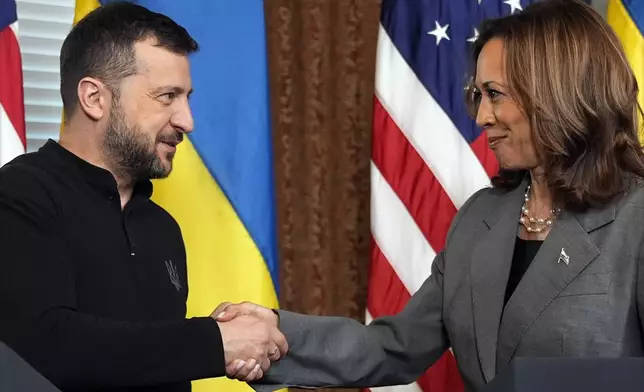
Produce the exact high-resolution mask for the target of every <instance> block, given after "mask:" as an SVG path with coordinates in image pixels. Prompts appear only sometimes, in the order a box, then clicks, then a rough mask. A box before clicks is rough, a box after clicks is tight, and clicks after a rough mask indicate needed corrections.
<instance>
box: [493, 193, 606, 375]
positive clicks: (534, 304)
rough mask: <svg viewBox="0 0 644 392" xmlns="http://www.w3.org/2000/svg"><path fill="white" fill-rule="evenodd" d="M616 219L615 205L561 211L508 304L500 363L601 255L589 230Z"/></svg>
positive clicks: (500, 337) (500, 334) (501, 332)
mask: <svg viewBox="0 0 644 392" xmlns="http://www.w3.org/2000/svg"><path fill="white" fill-rule="evenodd" d="M614 219H615V206H614V205H611V206H609V207H608V208H606V209H604V210H597V211H590V212H588V213H585V214H580V215H575V214H570V213H562V215H561V216H560V217H559V218H558V219H557V220H556V221H555V224H554V225H553V227H552V229H551V231H550V233H549V234H548V237H546V240H545V241H544V243H543V245H542V246H541V249H539V252H538V253H537V255H536V256H535V259H534V260H533V261H532V263H531V264H530V267H529V268H528V270H527V271H526V273H525V275H524V276H523V278H522V279H521V281H520V282H519V285H518V286H517V288H516V290H515V292H514V294H513V295H512V297H511V298H510V299H509V301H508V303H507V306H506V307H505V310H504V314H503V319H502V321H501V327H500V330H499V341H498V353H497V361H498V362H497V367H501V366H504V365H506V364H508V363H509V362H510V361H511V359H512V357H513V356H514V353H515V351H516V349H517V347H518V345H519V342H520V341H521V338H522V336H523V335H524V334H525V332H526V331H527V329H528V328H529V327H530V325H531V324H532V322H533V321H534V320H535V319H536V318H537V317H539V315H540V314H541V312H542V311H543V310H544V309H545V308H546V307H547V306H548V304H549V303H550V302H551V301H552V300H554V299H555V297H556V296H557V295H558V294H559V293H560V292H561V291H562V290H563V289H564V288H565V287H566V286H567V285H568V284H569V283H570V282H571V281H572V280H573V279H574V278H575V277H576V276H577V275H578V274H579V273H580V272H581V271H582V270H583V269H584V268H585V267H586V266H587V265H588V264H589V263H590V262H591V261H593V260H594V259H595V258H596V257H597V256H598V255H599V249H598V248H597V246H595V244H594V243H593V242H592V240H591V238H590V236H589V235H588V233H589V232H591V231H593V230H595V229H597V228H599V227H601V226H604V225H606V224H608V223H610V222H612V221H613V220H614ZM564 254H565V255H567V263H566V262H565V261H564V259H566V257H565V256H564ZM560 258H561V260H560Z"/></svg>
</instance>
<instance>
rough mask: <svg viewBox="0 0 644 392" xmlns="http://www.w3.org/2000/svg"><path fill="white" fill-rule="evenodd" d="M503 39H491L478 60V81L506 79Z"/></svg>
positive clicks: (500, 80)
mask: <svg viewBox="0 0 644 392" xmlns="http://www.w3.org/2000/svg"><path fill="white" fill-rule="evenodd" d="M504 53H505V52H504V48H503V41H502V40H501V39H500V38H493V39H491V40H489V41H488V42H487V43H486V44H485V45H484V46H483V49H482V50H481V53H480V54H479V57H478V59H477V60H476V82H477V83H484V82H487V81H496V82H502V81H503V80H504V79H505V61H504Z"/></svg>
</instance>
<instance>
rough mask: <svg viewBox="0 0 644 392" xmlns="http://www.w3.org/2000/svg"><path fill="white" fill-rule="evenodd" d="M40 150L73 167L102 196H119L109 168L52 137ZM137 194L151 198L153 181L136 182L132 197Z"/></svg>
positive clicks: (111, 197) (137, 195)
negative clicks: (79, 154) (97, 164)
mask: <svg viewBox="0 0 644 392" xmlns="http://www.w3.org/2000/svg"><path fill="white" fill-rule="evenodd" d="M40 151H41V152H43V153H45V154H47V155H52V156H55V157H56V158H57V159H58V160H59V161H60V162H62V163H63V165H64V166H65V167H69V168H70V169H72V170H73V171H74V173H75V174H76V175H78V176H79V177H81V178H82V179H83V180H84V181H85V182H86V183H87V184H88V185H89V186H91V187H92V188H93V189H94V190H96V191H97V192H98V193H99V194H101V195H102V196H104V197H106V198H108V199H110V200H111V199H113V198H115V197H118V188H117V184H116V179H114V176H113V175H112V173H110V172H109V171H108V170H105V169H103V168H101V167H98V166H95V165H92V164H91V163H89V162H87V161H86V160H84V159H82V158H80V157H79V156H77V155H75V154H74V153H72V152H71V151H69V150H67V149H66V148H64V147H63V146H61V145H60V144H58V143H57V142H56V141H54V140H52V139H49V140H48V141H47V142H46V143H45V145H44V146H42V147H41V148H40ZM135 196H136V197H139V196H142V197H145V198H150V197H151V196H152V182H151V181H150V180H143V181H139V182H138V183H136V184H135V186H134V191H133V193H132V198H133V199H134V197H135Z"/></svg>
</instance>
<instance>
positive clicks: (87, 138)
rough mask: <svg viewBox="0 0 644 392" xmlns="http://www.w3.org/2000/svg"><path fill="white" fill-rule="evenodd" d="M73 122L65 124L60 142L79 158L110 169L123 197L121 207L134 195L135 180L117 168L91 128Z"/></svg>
mask: <svg viewBox="0 0 644 392" xmlns="http://www.w3.org/2000/svg"><path fill="white" fill-rule="evenodd" d="M77 128H78V127H76V129H75V127H74V126H73V125H72V123H66V124H65V130H64V131H63V132H61V136H60V140H59V144H60V145H61V146H63V147H64V148H65V149H67V150H68V151H69V152H71V153H73V154H74V155H76V156H78V157H79V158H81V159H83V160H85V161H87V162H89V163H91V164H92V165H94V166H98V167H100V168H102V169H105V170H107V171H109V172H110V173H111V174H112V176H113V177H114V179H115V180H116V187H117V190H118V192H119V195H120V198H121V207H124V206H125V204H126V203H127V202H128V201H129V200H130V198H131V197H132V192H133V190H134V181H133V179H132V178H131V177H130V176H127V175H125V174H124V173H122V171H120V170H117V169H116V168H115V165H114V164H113V163H112V162H110V160H109V159H108V158H107V157H106V156H105V154H104V152H103V148H102V142H101V140H102V139H100V138H97V137H95V135H94V134H93V132H92V130H90V129H77Z"/></svg>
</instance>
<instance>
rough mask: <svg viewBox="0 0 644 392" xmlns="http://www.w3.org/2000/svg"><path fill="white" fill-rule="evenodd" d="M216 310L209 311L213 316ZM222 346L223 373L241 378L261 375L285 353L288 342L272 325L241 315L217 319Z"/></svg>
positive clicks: (250, 378) (258, 377)
mask: <svg viewBox="0 0 644 392" xmlns="http://www.w3.org/2000/svg"><path fill="white" fill-rule="evenodd" d="M217 313H218V312H213V315H212V317H216V314H217ZM218 325H219V330H220V332H221V337H222V341H223V345H224V355H225V358H226V359H225V360H226V374H227V375H228V377H231V378H236V379H238V380H242V381H253V380H257V379H260V378H262V377H263V373H264V372H265V371H266V370H268V368H269V367H270V364H271V361H276V360H278V359H279V358H281V357H282V356H284V355H285V354H286V352H287V351H288V344H287V342H286V338H285V337H284V335H283V334H282V333H281V332H280V331H279V330H278V329H277V328H276V326H275V325H271V323H267V322H266V321H265V320H262V319H260V318H257V317H253V316H248V315H242V316H239V317H235V318H234V319H233V320H230V321H226V322H218Z"/></svg>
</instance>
